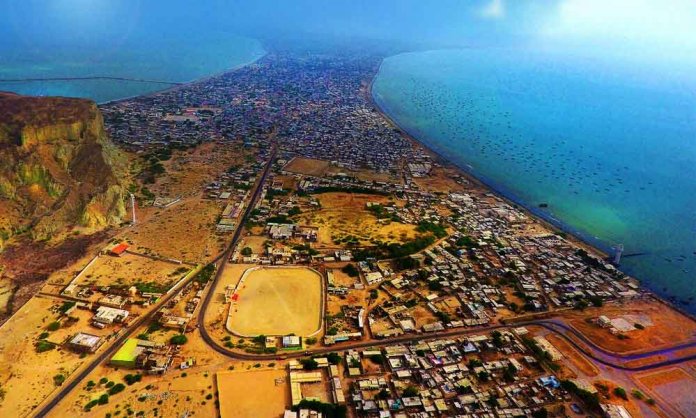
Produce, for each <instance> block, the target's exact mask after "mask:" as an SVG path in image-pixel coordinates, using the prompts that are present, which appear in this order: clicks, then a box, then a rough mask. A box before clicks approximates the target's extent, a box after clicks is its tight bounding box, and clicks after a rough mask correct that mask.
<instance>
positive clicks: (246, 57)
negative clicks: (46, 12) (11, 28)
mask: <svg viewBox="0 0 696 418" xmlns="http://www.w3.org/2000/svg"><path fill="white" fill-rule="evenodd" d="M263 54H264V50H263V47H262V46H261V44H260V43H259V42H258V41H256V40H254V39H250V38H245V37H239V36H231V35H218V36H212V35H211V37H208V38H182V39H177V40H168V41H156V42H155V41H151V40H148V41H143V42H135V41H130V43H129V44H125V45H118V47H104V48H99V47H90V48H87V49H85V48H77V47H64V48H62V49H51V48H39V49H36V50H25V49H22V50H12V49H9V50H7V49H5V50H2V51H0V57H2V60H0V79H24V78H52V77H90V76H109V77H125V78H134V79H139V80H142V79H145V80H157V81H169V82H186V81H191V80H194V79H197V78H201V77H205V76H208V75H211V74H214V73H218V72H221V71H224V70H227V69H231V68H235V67H238V66H240V65H244V64H247V63H250V62H253V61H255V60H256V59H258V58H259V57H261V56H262V55H263ZM168 87H171V85H167V84H160V83H149V82H136V81H120V80H103V79H100V80H70V81H32V82H0V90H4V91H12V92H15V93H20V94H27V95H36V96H68V97H85V98H90V99H93V100H95V101H96V102H98V103H102V102H106V101H110V100H116V99H121V98H125V97H131V96H136V95H141V94H146V93H151V92H154V91H158V90H162V89H165V88H168Z"/></svg>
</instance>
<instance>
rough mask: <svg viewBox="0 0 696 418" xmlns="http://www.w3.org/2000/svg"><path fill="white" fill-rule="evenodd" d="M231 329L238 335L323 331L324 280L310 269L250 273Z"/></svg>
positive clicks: (236, 304) (232, 313) (235, 305)
mask: <svg viewBox="0 0 696 418" xmlns="http://www.w3.org/2000/svg"><path fill="white" fill-rule="evenodd" d="M245 274H246V277H243V278H242V282H241V283H240V287H239V288H237V294H238V295H239V300H238V301H236V302H234V301H233V302H232V306H231V308H230V314H229V318H228V322H227V328H228V329H229V330H230V331H232V332H234V333H235V334H237V335H243V336H254V335H260V334H263V335H287V334H291V333H294V334H296V335H303V336H308V335H311V334H313V333H315V332H316V331H317V330H318V329H319V328H320V327H321V317H322V311H321V310H322V283H321V281H322V280H323V279H322V277H321V276H320V275H319V274H318V273H316V272H315V271H312V270H310V269H306V268H260V269H257V270H249V271H248V272H247V273H245Z"/></svg>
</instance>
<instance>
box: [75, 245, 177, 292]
mask: <svg viewBox="0 0 696 418" xmlns="http://www.w3.org/2000/svg"><path fill="white" fill-rule="evenodd" d="M189 269H190V267H187V266H182V265H177V264H174V263H167V262H165V261H158V260H153V259H151V258H148V257H141V256H139V255H134V254H128V253H125V254H123V255H122V256H121V257H113V256H109V255H103V256H100V257H99V258H98V259H97V260H96V261H95V262H94V263H93V264H92V265H91V266H89V268H88V269H87V270H86V271H85V272H84V273H83V275H82V276H81V277H80V282H79V284H80V285H94V286H113V285H121V286H130V285H134V284H136V283H151V284H153V285H156V286H162V287H166V288H169V286H170V284H173V283H174V282H175V281H176V280H177V279H179V278H181V277H182V276H183V275H184V274H186V272H187V271H188V270H189Z"/></svg>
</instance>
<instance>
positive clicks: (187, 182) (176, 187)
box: [148, 142, 255, 196]
mask: <svg viewBox="0 0 696 418" xmlns="http://www.w3.org/2000/svg"><path fill="white" fill-rule="evenodd" d="M254 155H255V151H254V150H253V149H250V148H244V147H242V146H241V145H239V144H218V143H215V142H205V143H203V144H201V145H200V146H198V147H196V148H195V149H192V150H186V151H175V152H173V153H172V158H171V159H170V160H168V161H164V162H162V165H164V167H165V169H166V173H165V174H164V175H162V176H161V177H159V178H158V179H157V183H156V184H154V185H149V186H148V188H149V189H150V190H151V191H152V192H153V193H155V194H157V195H162V196H186V195H197V194H199V192H200V191H201V187H203V186H204V185H206V184H207V183H210V182H211V181H213V180H215V178H216V177H217V176H219V175H220V174H222V173H223V172H225V171H226V170H227V169H229V168H230V166H231V165H233V163H234V162H237V163H241V162H243V161H244V159H245V157H247V156H254Z"/></svg>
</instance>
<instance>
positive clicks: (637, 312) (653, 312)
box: [567, 300, 696, 353]
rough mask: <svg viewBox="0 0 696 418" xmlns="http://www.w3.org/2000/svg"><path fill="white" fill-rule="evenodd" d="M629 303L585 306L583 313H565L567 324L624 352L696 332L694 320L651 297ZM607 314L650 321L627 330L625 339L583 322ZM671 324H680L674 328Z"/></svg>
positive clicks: (654, 345) (652, 347) (673, 340)
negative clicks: (648, 323) (600, 306)
mask: <svg viewBox="0 0 696 418" xmlns="http://www.w3.org/2000/svg"><path fill="white" fill-rule="evenodd" d="M629 303H630V304H626V305H621V306H616V305H611V306H604V307H602V308H595V309H586V310H585V311H584V312H571V313H568V314H567V315H568V317H569V319H571V320H570V324H571V325H572V326H573V327H575V328H576V329H578V330H579V331H581V332H582V333H583V334H585V335H586V336H587V337H588V338H590V339H591V340H592V341H593V342H594V343H595V344H597V345H599V346H601V347H603V348H605V349H607V350H611V351H615V352H619V353H625V352H631V351H641V350H648V349H656V348H659V347H660V346H666V345H671V344H676V343H679V342H683V341H686V340H688V339H690V338H691V336H692V335H694V333H695V332H696V322H694V321H693V320H691V319H690V318H688V317H686V316H684V315H682V314H681V313H679V312H677V311H676V310H674V309H672V308H669V307H668V306H666V305H664V304H662V303H660V302H656V301H653V300H644V301H631V302H629ZM599 315H606V316H608V317H609V318H617V317H626V316H628V317H629V318H631V317H632V316H634V317H636V318H644V320H646V319H649V321H650V322H652V326H648V327H646V328H645V329H643V330H635V331H630V332H627V333H626V336H627V337H628V338H627V339H623V340H621V339H619V338H618V337H617V336H614V335H612V334H611V333H610V332H609V330H607V329H606V328H601V327H600V326H598V325H594V324H590V323H587V322H585V318H588V317H590V318H595V317H597V316H599ZM674 324H679V326H678V327H675V326H674Z"/></svg>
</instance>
